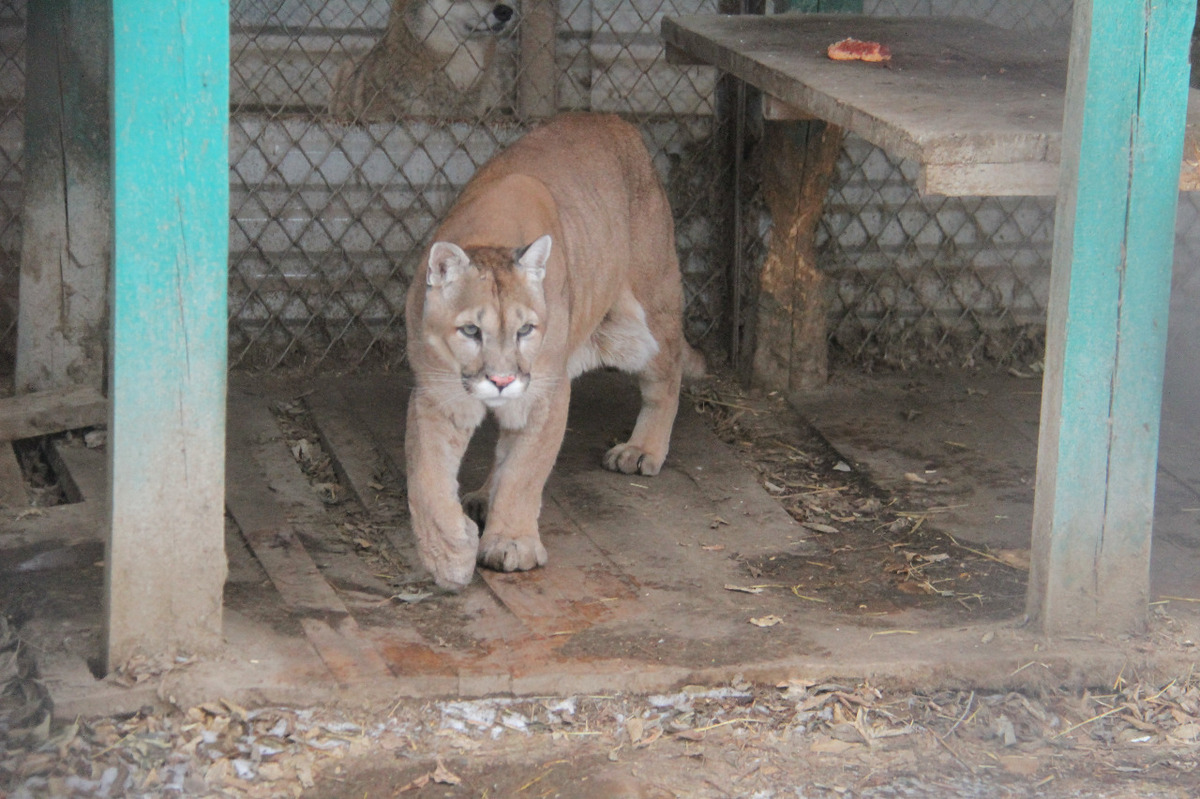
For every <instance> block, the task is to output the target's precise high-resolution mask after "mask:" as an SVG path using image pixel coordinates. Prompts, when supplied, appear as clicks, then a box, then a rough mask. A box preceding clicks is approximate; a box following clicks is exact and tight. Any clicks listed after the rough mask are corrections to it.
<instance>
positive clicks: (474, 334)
mask: <svg viewBox="0 0 1200 799" xmlns="http://www.w3.org/2000/svg"><path fill="white" fill-rule="evenodd" d="M458 332H459V333H462V334H463V335H464V336H466V337H467V338H473V339H475V340H476V341H478V340H479V339H481V338H482V337H483V336H482V334H481V333H480V332H479V327H478V326H476V325H463V326H462V327H460V328H459V329H458Z"/></svg>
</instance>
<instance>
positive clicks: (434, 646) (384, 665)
mask: <svg viewBox="0 0 1200 799" xmlns="http://www.w3.org/2000/svg"><path fill="white" fill-rule="evenodd" d="M408 390H409V384H408V383H407V382H406V380H405V379H404V378H403V377H392V376H384V377H369V378H355V379H353V380H345V379H339V380H333V379H322V380H317V381H314V382H310V383H309V384H307V385H305V386H292V385H275V386H274V387H272V388H265V387H264V385H262V384H253V383H247V384H240V383H237V382H235V385H234V387H233V389H232V391H231V399H230V438H229V471H228V474H229V486H228V494H229V510H230V513H231V515H232V518H233V520H234V521H235V522H236V523H237V525H238V527H239V528H240V530H241V533H242V536H243V537H244V538H245V540H246V541H248V542H249V545H250V549H251V550H252V551H253V553H254V555H255V556H256V558H257V560H258V561H259V563H260V564H261V565H262V566H263V567H264V569H265V571H266V573H267V575H268V576H269V578H270V580H271V582H272V584H273V585H274V587H275V588H276V590H277V591H278V593H279V595H280V596H281V597H282V599H283V603H284V605H285V606H286V607H287V608H288V609H289V611H290V612H291V613H293V614H295V615H298V616H299V617H300V618H301V619H302V627H303V629H304V632H305V634H306V635H307V636H308V638H309V639H310V641H311V643H312V645H313V647H314V648H315V649H316V650H317V651H318V652H319V653H320V656H321V658H322V660H324V661H325V663H326V664H327V666H329V668H330V670H331V672H333V674H334V676H335V679H336V680H337V681H338V682H339V683H342V684H353V683H356V682H363V681H370V680H374V679H378V678H379V677H380V676H381V675H383V674H384V673H386V674H389V675H391V676H394V677H396V678H397V680H398V681H399V682H400V683H401V684H402V686H403V689H402V690H406V691H408V692H412V693H420V694H427V693H439V694H446V693H480V692H495V691H505V692H509V691H517V692H521V693H527V692H539V691H554V690H563V689H571V690H590V689H596V690H599V689H613V688H621V689H636V688H637V687H638V686H639V685H640V684H644V685H649V684H651V683H653V684H655V685H660V684H662V683H663V682H664V681H666V682H669V681H670V680H671V679H674V678H675V676H677V675H684V674H686V673H688V672H689V671H692V670H695V669H697V668H703V667H711V666H714V665H732V664H737V663H739V662H741V661H742V660H743V659H745V658H746V656H747V653H748V652H749V653H752V654H753V658H754V659H755V660H770V659H772V658H779V657H783V656H785V655H786V654H787V653H788V652H790V651H796V650H797V649H803V648H804V647H805V645H806V644H805V635H804V632H803V629H802V627H801V626H800V625H796V626H795V627H793V628H792V629H791V630H779V631H776V634H773V635H771V636H770V637H769V638H768V637H766V636H762V635H761V631H760V630H758V629H757V628H755V627H753V626H752V625H750V624H748V623H747V622H748V618H749V617H750V616H751V615H765V614H768V613H770V612H780V613H783V612H785V610H786V608H785V607H784V606H785V605H786V604H787V602H786V600H780V601H781V602H782V604H780V605H779V606H778V607H775V606H774V605H773V604H772V602H771V601H770V600H766V599H764V598H763V597H750V596H749V595H746V594H736V593H733V592H730V591H727V590H725V586H726V585H727V584H730V583H737V582H745V581H746V579H747V575H746V573H745V569H744V565H743V563H744V561H745V560H746V559H747V558H754V557H761V556H764V555H769V554H771V553H780V554H783V553H789V554H796V553H800V552H803V551H805V546H806V544H805V539H806V537H807V532H806V531H805V530H804V529H803V528H802V527H800V526H799V525H798V524H796V523H795V522H794V521H793V520H792V519H791V517H790V516H788V514H787V513H786V512H785V511H784V510H783V509H782V508H781V507H780V506H779V505H778V504H777V503H775V502H774V501H772V500H771V499H770V498H769V497H767V496H766V494H765V492H763V490H762V489H761V487H760V486H758V484H757V483H756V482H755V479H754V478H753V477H752V476H751V475H750V474H749V473H748V472H747V471H746V470H745V469H744V468H743V467H741V466H740V465H739V464H738V463H737V462H736V461H735V459H734V457H733V455H732V453H731V452H729V451H728V450H727V448H725V447H724V445H722V444H721V443H720V442H719V441H717V439H716V438H715V437H714V436H713V434H712V433H711V432H710V431H709V430H708V428H707V427H706V425H705V424H704V423H703V422H702V420H700V419H699V418H698V417H696V416H695V415H694V413H692V412H690V411H686V410H685V412H684V413H682V414H681V417H680V420H679V422H678V426H677V430H676V436H675V442H674V444H673V450H672V456H671V458H670V460H669V463H668V468H666V469H665V470H664V472H663V473H662V474H661V475H659V476H657V477H653V478H646V477H640V476H628V475H617V474H612V473H608V472H605V471H604V470H602V469H600V468H599V460H600V456H601V454H602V453H603V451H604V449H605V448H606V447H607V446H608V445H609V443H610V441H612V440H615V439H616V438H617V437H619V436H624V435H627V433H628V430H629V429H630V427H631V426H632V423H633V420H634V418H635V417H636V410H637V402H638V398H637V390H636V386H634V385H633V384H632V383H631V382H630V381H628V380H627V379H626V378H624V377H622V376H619V375H613V374H602V375H596V376H594V377H590V378H585V379H584V380H581V381H579V382H578V383H577V385H576V391H575V397H574V403H573V407H572V415H571V420H570V429H569V431H568V434H567V438H566V442H565V444H564V447H563V451H562V454H561V456H560V458H559V463H558V465H557V467H556V470H555V473H554V475H553V476H552V477H551V480H550V483H549V485H548V487H547V493H546V497H545V502H544V507H543V512H542V519H541V528H542V536H543V540H544V541H545V543H546V547H547V549H548V551H549V553H550V563H549V564H548V565H547V566H546V567H545V568H542V569H538V570H535V571H532V572H527V573H517V574H503V573H497V572H491V571H487V570H481V571H480V572H479V573H478V575H477V577H476V579H475V581H474V582H473V583H472V584H471V585H470V586H468V587H467V588H466V589H465V590H464V591H463V592H461V593H460V594H457V595H456V594H448V593H444V592H441V591H438V590H437V589H435V588H434V587H433V586H432V584H431V583H430V582H429V581H428V579H427V577H426V576H425V575H424V573H423V570H422V569H421V568H420V567H419V565H418V562H417V558H416V553H415V549H414V547H413V545H412V542H411V535H410V531H409V529H408V527H407V516H406V514H405V513H404V509H403V491H404V483H403V473H402V464H403V462H404V456H403V440H404V417H405V414H404V408H405V402H406V400H407V395H408ZM295 396H302V397H303V403H304V405H305V407H306V408H307V409H308V411H309V412H310V414H311V424H312V425H313V426H314V427H315V429H316V432H317V433H318V434H319V438H320V442H321V445H322V447H324V449H325V450H326V452H327V454H328V455H329V456H330V457H331V458H332V461H333V463H334V465H335V469H336V473H337V475H338V477H339V478H340V480H341V481H342V483H343V484H344V485H343V487H344V489H346V491H347V492H348V494H349V495H350V496H351V497H352V498H353V499H357V502H353V503H352V504H353V505H354V507H355V510H354V514H355V520H356V521H355V524H356V525H359V528H358V529H361V530H369V531H370V532H371V533H373V534H375V535H376V538H377V539H378V540H379V541H380V542H381V544H380V545H381V546H385V547H388V548H390V549H391V550H392V551H391V552H390V555H389V556H390V558H391V560H390V563H391V564H392V567H393V568H392V569H391V573H388V574H384V575H376V576H377V577H380V576H381V577H383V578H384V582H385V583H386V585H385V586H376V587H374V588H368V589H366V590H364V589H363V587H362V585H361V584H360V585H358V586H357V587H356V588H353V589H351V588H348V587H347V586H348V583H347V582H346V580H345V579H343V578H344V574H343V575H342V577H337V576H335V577H332V578H331V577H330V574H331V573H332V572H331V571H330V570H329V569H328V568H321V567H319V566H318V562H319V561H322V559H323V558H324V557H325V552H324V551H325V550H329V549H336V546H331V545H332V544H336V541H334V540H333V539H336V537H337V530H336V527H337V524H338V522H336V521H333V522H332V523H330V522H329V521H327V523H326V524H325V525H324V528H325V529H321V528H322V525H321V524H319V523H316V524H314V523H313V520H314V519H316V518H318V517H317V516H314V513H313V511H312V508H311V507H310V508H309V509H308V510H307V511H303V512H301V511H300V510H299V509H298V508H297V505H308V506H311V505H312V499H311V496H306V495H311V494H312V492H311V491H310V490H308V489H306V488H305V486H304V482H305V481H304V479H303V478H302V476H301V475H300V472H299V467H298V466H297V464H296V462H295V459H294V458H293V457H292V453H291V452H290V451H289V448H288V447H287V446H286V445H285V444H284V442H283V441H282V440H281V439H280V433H279V429H278V427H277V426H275V425H274V419H273V418H272V413H271V408H272V407H274V406H275V405H276V404H277V403H279V402H281V401H287V400H290V399H292V398H293V397H295ZM477 439H478V440H477V441H476V442H473V444H472V448H471V452H470V453H469V454H468V460H467V463H466V464H465V465H464V469H463V485H464V488H469V487H470V486H471V485H472V484H473V483H474V482H476V481H479V480H481V479H482V477H483V475H484V474H485V473H486V470H487V464H488V456H489V447H490V444H491V442H492V440H494V433H492V432H491V431H489V430H487V429H484V430H483V431H481V433H480V435H479V436H477ZM722 453H723V456H722ZM337 513H338V512H337V511H335V512H334V513H333V515H332V517H331V519H336V517H337ZM297 515H299V516H303V517H304V518H306V519H308V522H307V527H308V530H309V534H308V535H307V536H302V535H298V534H297V533H296V532H295V531H294V530H293V529H292V525H291V521H290V518H291V517H295V516H297ZM718 520H719V521H718ZM718 526H719V527H720V529H719V531H718V530H715V529H714V528H716V527H718ZM322 537H324V539H325V541H324V543H322V542H321V540H320V539H321V538H322ZM306 547H307V548H308V549H312V550H313V554H312V555H311V556H309V555H308V554H307V550H306ZM389 592H390V593H389ZM422 593H428V594H430V595H429V596H428V597H425V598H422V599H420V600H419V601H404V597H412V596H414V595H415V596H420V594H422ZM396 595H400V596H401V599H395V598H392V597H394V596H396ZM342 596H350V597H351V599H350V600H348V601H343V600H342V599H341V598H340V597H342ZM372 597H376V601H375V602H372V601H371V598H372ZM767 605H771V607H766V606H767ZM242 612H245V611H242ZM317 621H320V622H321V625H319V626H318V625H317Z"/></svg>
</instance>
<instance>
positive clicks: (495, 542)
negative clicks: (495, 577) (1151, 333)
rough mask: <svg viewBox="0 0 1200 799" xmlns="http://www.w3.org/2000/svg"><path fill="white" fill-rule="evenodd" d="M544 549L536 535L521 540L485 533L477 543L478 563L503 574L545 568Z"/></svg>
mask: <svg viewBox="0 0 1200 799" xmlns="http://www.w3.org/2000/svg"><path fill="white" fill-rule="evenodd" d="M547 557H548V556H547V555H546V548H545V547H544V546H542V542H541V539H539V538H538V536H537V534H536V533H535V534H533V535H531V536H523V537H521V538H508V537H504V536H500V535H489V534H488V533H487V532H486V531H485V532H484V534H483V540H481V541H480V542H479V563H480V565H482V566H487V567H488V568H489V569H495V570H496V571H503V572H516V571H528V570H529V569H536V568H537V567H538V566H545V565H546V560H547Z"/></svg>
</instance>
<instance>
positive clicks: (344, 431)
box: [305, 384, 404, 510]
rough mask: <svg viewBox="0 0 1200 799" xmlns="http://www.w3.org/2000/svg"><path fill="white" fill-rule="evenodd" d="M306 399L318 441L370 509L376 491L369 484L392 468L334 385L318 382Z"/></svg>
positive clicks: (394, 474) (374, 482)
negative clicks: (318, 436)
mask: <svg viewBox="0 0 1200 799" xmlns="http://www.w3.org/2000/svg"><path fill="white" fill-rule="evenodd" d="M305 403H306V404H307V405H308V407H309V410H311V411H312V415H313V422H314V423H315V424H316V426H317V429H318V430H319V431H320V433H321V443H322V444H323V445H324V447H325V450H326V452H328V453H329V454H330V456H331V457H332V458H333V463H334V467H335V468H336V469H337V471H338V477H339V478H341V479H342V480H343V481H344V482H345V483H346V484H347V487H348V488H350V490H351V491H353V492H354V493H355V495H356V496H357V497H358V501H359V502H360V503H361V504H362V506H363V507H364V508H367V509H368V510H370V508H371V506H372V505H373V504H374V501H373V500H374V497H375V496H376V495H377V494H378V493H379V491H378V489H377V488H372V485H376V486H377V485H379V478H380V477H381V476H383V475H384V474H385V473H386V472H391V471H392V465H391V464H390V463H389V462H388V460H387V459H386V458H385V457H384V456H383V454H382V453H380V452H379V451H378V449H377V448H376V446H375V442H374V441H373V440H372V439H371V435H370V433H369V431H368V429H367V427H366V425H364V424H363V423H362V421H361V420H360V419H359V418H358V416H357V414H355V413H354V411H353V409H352V408H351V407H350V405H349V404H348V403H347V401H346V398H345V397H344V396H343V395H342V392H341V391H340V390H339V388H338V387H337V386H335V385H329V384H326V385H322V386H319V387H318V388H317V389H316V390H315V391H313V392H312V394H310V395H309V396H308V397H306V398H305ZM392 477H393V478H394V479H402V478H403V477H404V474H403V472H399V473H395V472H393V474H392Z"/></svg>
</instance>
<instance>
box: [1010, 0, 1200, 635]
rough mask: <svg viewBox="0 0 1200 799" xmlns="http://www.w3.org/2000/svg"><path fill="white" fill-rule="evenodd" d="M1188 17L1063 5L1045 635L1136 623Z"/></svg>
mask: <svg viewBox="0 0 1200 799" xmlns="http://www.w3.org/2000/svg"><path fill="white" fill-rule="evenodd" d="M1195 14H1196V8H1195V5H1194V4H1189V3H1162V4H1140V3H1138V4H1134V3H1127V2H1119V1H1118V0H1079V1H1078V2H1077V3H1076V5H1075V17H1074V27H1073V32H1072V37H1071V64H1070V75H1069V91H1068V95H1067V105H1066V116H1065V124H1064V132H1063V137H1064V138H1063V141H1064V157H1063V168H1062V185H1061V189H1060V191H1059V195H1058V207H1057V210H1056V214H1055V218H1056V222H1055V241H1054V254H1053V259H1052V275H1051V284H1050V302H1049V307H1048V319H1047V333H1048V342H1047V348H1046V350H1047V351H1046V377H1045V380H1044V388H1043V395H1042V414H1041V415H1042V422H1041V430H1040V438H1039V443H1038V480H1037V492H1036V499H1035V502H1034V526H1033V569H1032V572H1031V574H1030V588H1029V601H1028V610H1029V612H1030V615H1031V616H1033V617H1035V618H1036V619H1037V620H1038V622H1039V623H1040V625H1041V626H1042V628H1043V630H1045V631H1046V632H1049V633H1063V632H1068V631H1069V632H1082V631H1089V632H1092V631H1094V632H1107V633H1119V632H1128V631H1136V630H1140V629H1142V628H1143V627H1144V625H1145V623H1146V614H1147V600H1148V596H1149V567H1150V538H1151V526H1152V523H1153V509H1154V490H1155V466H1156V461H1157V458H1156V456H1157V450H1158V431H1159V409H1160V404H1161V398H1162V379H1163V360H1164V356H1165V349H1166V333H1167V309H1168V305H1169V302H1168V298H1169V292H1170V285H1171V264H1172V250H1173V245H1174V223H1175V209H1176V202H1177V200H1178V195H1177V193H1176V191H1175V187H1176V186H1177V185H1178V176H1179V168H1180V167H1179V164H1180V159H1181V157H1182V150H1183V138H1184V123H1185V110H1184V109H1185V102H1186V97H1187V92H1188V87H1187V80H1188V64H1187V60H1188V44H1189V40H1190V36H1191V31H1192V25H1193V22H1194V19H1195Z"/></svg>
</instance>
